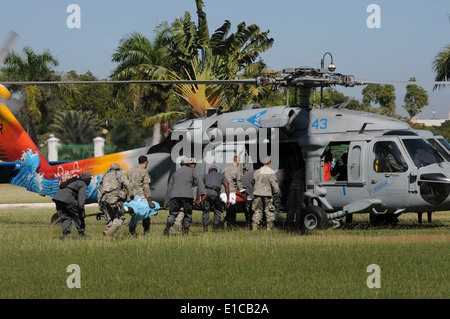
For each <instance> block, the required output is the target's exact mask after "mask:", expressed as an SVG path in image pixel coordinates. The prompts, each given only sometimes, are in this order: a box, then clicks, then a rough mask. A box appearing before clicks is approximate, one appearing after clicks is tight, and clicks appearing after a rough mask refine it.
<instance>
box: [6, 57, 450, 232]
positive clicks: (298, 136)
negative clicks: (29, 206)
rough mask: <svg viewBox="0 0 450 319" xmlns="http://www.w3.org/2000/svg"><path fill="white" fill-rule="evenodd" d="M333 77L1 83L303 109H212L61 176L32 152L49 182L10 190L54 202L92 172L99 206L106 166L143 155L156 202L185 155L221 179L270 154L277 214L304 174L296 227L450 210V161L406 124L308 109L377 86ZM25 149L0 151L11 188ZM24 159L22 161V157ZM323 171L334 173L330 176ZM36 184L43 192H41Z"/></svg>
mask: <svg viewBox="0 0 450 319" xmlns="http://www.w3.org/2000/svg"><path fill="white" fill-rule="evenodd" d="M334 71H335V67H334V65H330V67H329V69H325V68H323V67H322V68H318V69H316V68H304V67H302V68H290V69H284V70H283V72H282V73H281V74H280V75H279V76H276V77H272V76H264V75H262V76H260V77H257V78H256V79H237V80H231V81H227V80H210V81H197V80H180V81H178V80H167V81H152V80H148V81H96V82H92V81H59V82H3V84H4V85H29V84H35V85H56V84H62V83H65V84H96V83H99V84H104V83H109V84H115V83H120V84H126V83H148V84H149V85H173V84H182V83H185V84H192V85H195V84H214V85H222V84H227V85H229V84H233V85H238V84H240V83H247V84H248V83H252V84H256V85H275V86H277V87H287V88H294V89H295V90H299V91H300V102H299V103H298V104H295V105H291V106H275V107H270V108H264V107H262V106H260V105H258V104H251V105H246V106H244V107H243V108H242V110H241V111H236V112H230V113H223V114H219V113H218V110H216V109H212V110H208V113H207V116H205V117H203V118H196V119H189V120H183V121H179V122H178V123H177V124H176V125H175V126H174V127H173V130H172V133H171V135H169V136H168V137H167V138H166V139H165V140H164V141H163V142H161V143H160V144H157V145H154V146H152V147H150V148H149V149H147V148H142V149H137V150H132V151H128V152H123V153H117V154H111V155H106V156H103V157H99V158H95V159H90V160H82V161H76V162H72V163H65V164H57V165H59V166H58V167H57V168H56V164H55V165H54V166H53V165H52V164H51V163H47V162H46V161H45V159H44V158H43V156H41V154H39V151H37V150H36V151H35V153H33V154H38V155H39V159H40V162H38V163H37V164H35V166H33V167H32V168H31V170H30V173H28V174H34V175H33V176H34V177H33V178H35V177H41V178H42V176H43V177H44V180H45V183H40V184H39V185H40V186H41V188H40V189H36V188H33V187H31V186H29V185H26V186H25V185H20V184H18V183H16V185H19V186H24V187H27V189H29V190H31V191H35V192H38V193H40V194H43V195H49V196H52V195H54V193H55V192H56V190H57V185H58V183H59V182H60V181H62V179H61V178H62V177H61V176H62V175H61V174H59V173H60V172H62V173H67V172H74V171H75V168H76V169H78V170H85V171H90V172H91V173H92V174H93V176H94V179H93V180H92V182H91V185H90V189H89V191H88V202H95V201H96V194H97V189H96V188H97V185H98V181H99V179H100V178H101V176H103V174H104V173H105V172H106V171H107V170H108V169H109V164H110V163H112V162H120V163H121V167H123V168H124V169H125V170H126V169H127V167H128V168H129V167H131V166H135V165H136V164H137V158H138V157H139V156H140V155H143V154H146V155H147V157H148V160H149V165H148V167H147V170H148V172H149V174H150V176H151V180H152V184H151V189H152V200H154V201H157V202H159V203H160V204H162V203H163V202H164V198H165V193H166V189H167V184H168V181H169V178H170V176H171V175H172V174H173V172H174V171H175V170H176V169H178V168H179V165H180V159H181V158H183V157H188V158H195V160H196V162H197V167H196V170H197V173H198V174H199V175H204V174H206V173H207V172H208V169H209V167H210V166H211V165H213V164H214V165H216V166H217V167H218V170H219V171H221V170H222V169H223V168H224V167H226V166H228V165H230V164H231V162H232V159H233V157H234V156H235V155H238V156H239V158H240V163H239V169H240V170H241V172H242V173H243V174H244V173H246V172H248V171H251V170H254V169H256V168H258V167H259V165H261V163H260V161H261V159H262V158H263V156H265V155H269V156H271V159H272V168H274V169H275V170H276V171H277V175H278V176H279V178H278V181H279V183H280V189H281V192H282V194H280V197H281V199H282V201H281V206H282V207H283V206H284V205H285V200H286V197H287V192H288V189H289V185H290V182H291V179H292V176H293V174H294V172H295V171H296V170H298V169H300V168H304V172H305V174H304V187H305V192H304V199H305V205H306V209H304V210H303V212H302V215H301V218H300V220H299V221H297V222H298V223H299V226H300V227H301V228H302V229H307V230H314V229H318V228H324V227H327V226H328V225H330V224H331V223H330V221H341V220H342V219H343V218H344V217H345V218H348V219H349V220H351V216H353V214H370V221H371V222H373V223H385V222H388V223H390V222H392V221H395V220H396V218H397V217H398V216H399V215H400V214H403V213H408V212H413V213H419V214H421V213H423V212H430V211H433V212H437V211H446V210H450V197H449V194H450V162H448V160H446V159H445V158H444V157H443V156H442V155H441V154H439V152H438V151H437V150H436V149H435V148H434V147H432V145H431V144H430V143H428V142H427V140H426V139H424V138H423V137H422V135H421V134H419V133H418V132H417V131H416V130H413V129H412V128H411V127H410V126H409V125H408V124H407V123H405V122H404V121H401V120H397V119H393V118H390V117H386V116H381V115H377V114H372V113H367V112H361V111H355V110H348V109H346V108H345V105H340V106H337V107H331V108H321V107H319V106H316V105H313V106H311V105H310V95H311V91H312V90H313V89H315V88H323V87H330V86H333V85H342V86H345V87H353V86H356V85H365V84H368V83H374V82H365V81H361V80H357V79H355V77H354V76H350V75H344V74H339V73H335V72H334ZM436 83H438V84H441V83H445V82H436ZM0 89H1V90H3V92H5V90H6V88H5V86H0ZM0 93H1V92H0ZM7 93H8V92H6V93H4V94H3V95H7ZM2 112H3V111H2ZM4 112H5V113H4V114H3V113H2V114H0V115H1V116H0V123H2V124H1V125H2V127H3V131H2V135H0V138H6V139H15V138H17V139H18V138H19V133H21V132H22V131H21V130H20V129H18V128H16V126H17V124H15V122H14V121H12V120H11V115H9V113H7V111H6V110H5V111H4ZM8 125H10V126H11V127H13V126H14V132H18V133H17V136H16V137H14V136H13V135H11V136H10V137H8V136H7V135H6V134H7V133H8V132H13V130H12V129H11V130H8V128H9V126H8ZM22 130H23V129H22ZM23 133H24V132H23ZM23 133H21V134H22V136H23V135H24V134H23ZM21 138H22V137H21ZM5 141H6V140H5ZM27 141H28V140H27ZM0 142H1V140H0ZM21 143H22V142H21ZM21 143H14V144H15V145H14V148H13V147H12V146H11V148H10V149H7V148H6V147H5V146H4V145H3V146H2V147H0V151H2V152H0V153H1V154H0V155H2V158H0V159H1V160H4V161H7V162H9V163H7V162H6V163H5V162H4V163H0V164H3V166H2V165H0V168H2V167H3V168H4V169H6V168H8V167H10V168H11V170H12V171H10V175H11V176H9V179H11V178H12V180H13V181H14V178H16V176H15V175H17V176H18V175H20V172H21V171H22V170H25V168H26V165H25V162H23V157H24V155H23V154H25V152H26V151H27V150H30V149H32V150H34V149H37V148H36V147H35V146H34V148H33V146H32V145H31V146H29V144H27V143H29V142H24V143H22V144H21ZM21 145H22V146H21ZM0 146H1V145H0ZM20 147H22V150H20V149H19V148H20ZM21 151H23V153H22V152H21ZM13 154H16V155H15V156H16V157H13ZM30 154H31V153H30ZM33 154H31V155H33ZM20 155H21V156H22V161H20V160H19V159H18V158H20ZM14 161H15V162H14ZM10 164H11V165H12V166H11V165H10ZM8 165H10V166H8ZM333 165H334V167H335V168H336V169H337V168H338V167H340V171H339V174H338V175H334V174H333V171H335V168H333V169H332V170H331V168H330V167H333ZM327 170H330V172H329V173H330V174H328V173H327ZM58 174H59V175H58ZM332 174H333V175H332ZM7 175H8V174H7ZM63 175H64V174H63ZM30 176H31V175H27V176H23V180H27V181H30V180H32V179H33V178H30ZM42 185H45V186H44V188H42ZM55 185H56V186H55ZM45 187H47V188H45ZM194 195H195V190H194V193H193V196H194Z"/></svg>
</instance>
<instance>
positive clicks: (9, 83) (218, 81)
mask: <svg viewBox="0 0 450 319" xmlns="http://www.w3.org/2000/svg"><path fill="white" fill-rule="evenodd" d="M241 83H248V84H256V80H255V79H241V80H124V81H107V80H104V81H4V82H2V84H3V85H58V84H154V85H164V84H210V85H214V84H216V85H223V84H241Z"/></svg>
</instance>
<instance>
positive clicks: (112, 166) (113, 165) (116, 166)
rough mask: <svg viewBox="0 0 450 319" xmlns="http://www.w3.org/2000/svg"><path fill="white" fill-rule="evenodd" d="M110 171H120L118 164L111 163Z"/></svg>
mask: <svg viewBox="0 0 450 319" xmlns="http://www.w3.org/2000/svg"><path fill="white" fill-rule="evenodd" d="M110 169H120V165H119V163H111V166H110Z"/></svg>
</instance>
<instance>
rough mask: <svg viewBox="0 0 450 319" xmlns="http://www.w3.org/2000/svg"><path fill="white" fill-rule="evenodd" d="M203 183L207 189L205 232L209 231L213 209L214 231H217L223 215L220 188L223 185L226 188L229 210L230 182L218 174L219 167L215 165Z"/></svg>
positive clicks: (204, 203)
mask: <svg viewBox="0 0 450 319" xmlns="http://www.w3.org/2000/svg"><path fill="white" fill-rule="evenodd" d="M203 181H204V184H205V188H206V198H205V199H204V200H203V201H202V208H203V216H202V222H203V230H204V231H208V223H209V213H210V211H211V209H213V211H214V220H213V231H216V230H217V227H218V226H219V222H220V215H221V213H222V201H221V200H220V188H221V186H222V185H223V186H224V187H225V193H226V195H227V202H226V207H227V208H228V207H229V206H230V188H229V186H228V180H227V179H226V177H225V176H224V175H222V174H220V173H218V172H217V167H216V166H215V165H212V166H211V167H210V168H209V170H208V174H206V175H205V177H204V178H203Z"/></svg>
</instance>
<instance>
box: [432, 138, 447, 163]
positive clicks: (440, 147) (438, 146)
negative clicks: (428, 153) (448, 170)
mask: <svg viewBox="0 0 450 319" xmlns="http://www.w3.org/2000/svg"><path fill="white" fill-rule="evenodd" d="M428 142H430V144H431V146H433V147H434V148H435V149H436V151H438V152H439V154H441V156H442V157H443V158H445V160H446V161H447V162H450V155H449V154H448V153H447V151H446V150H445V149H444V148H443V147H442V146H441V145H440V144H439V143H438V142H437V141H436V140H435V139H434V138H430V139H428Z"/></svg>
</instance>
